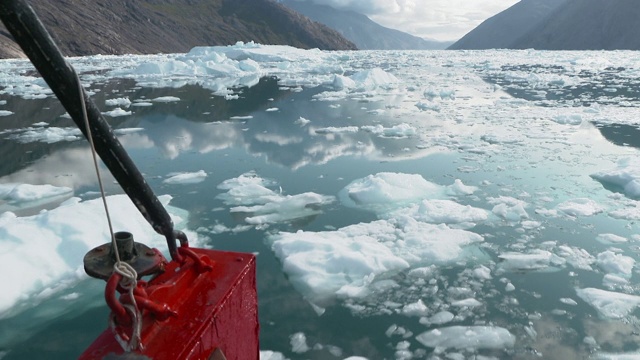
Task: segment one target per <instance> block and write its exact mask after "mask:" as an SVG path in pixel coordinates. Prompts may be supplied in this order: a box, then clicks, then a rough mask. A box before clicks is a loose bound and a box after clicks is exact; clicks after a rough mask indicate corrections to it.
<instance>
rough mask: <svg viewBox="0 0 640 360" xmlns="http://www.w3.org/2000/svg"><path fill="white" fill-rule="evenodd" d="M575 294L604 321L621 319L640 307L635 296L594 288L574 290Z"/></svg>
mask: <svg viewBox="0 0 640 360" xmlns="http://www.w3.org/2000/svg"><path fill="white" fill-rule="evenodd" d="M576 294H577V295H578V297H579V298H580V299H582V300H583V301H585V302H586V303H588V304H589V305H591V306H592V307H594V308H595V309H596V310H597V311H598V314H599V315H600V316H601V317H602V318H605V319H622V318H624V317H626V316H628V315H629V314H631V313H632V312H633V311H634V310H635V309H636V308H637V307H638V306H640V296H637V295H629V294H624V293H619V292H612V291H606V290H601V289H595V288H586V289H576Z"/></svg>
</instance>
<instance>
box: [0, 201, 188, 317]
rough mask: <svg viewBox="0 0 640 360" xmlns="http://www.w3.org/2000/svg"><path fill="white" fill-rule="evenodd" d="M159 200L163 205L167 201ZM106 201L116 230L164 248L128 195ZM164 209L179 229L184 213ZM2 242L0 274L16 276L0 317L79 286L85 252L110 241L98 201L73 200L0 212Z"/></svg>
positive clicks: (6, 291)
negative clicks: (20, 213) (28, 212)
mask: <svg viewBox="0 0 640 360" xmlns="http://www.w3.org/2000/svg"><path fill="white" fill-rule="evenodd" d="M160 200H161V201H162V202H163V203H164V205H165V206H166V205H167V203H168V201H169V200H170V197H167V196H163V197H160ZM107 201H108V204H109V210H110V214H111V220H112V222H113V226H114V228H115V229H116V230H118V229H124V230H126V231H129V232H131V233H132V234H133V235H134V237H135V240H136V241H138V242H141V243H145V244H146V245H148V246H150V247H159V248H161V249H162V248H166V244H165V240H164V238H163V237H162V236H158V235H157V234H156V233H155V231H154V230H153V229H152V227H151V226H150V225H149V223H148V222H147V221H146V220H145V219H144V217H143V216H142V215H141V214H140V212H139V211H138V209H137V208H136V207H135V206H134V205H133V204H132V203H131V200H129V198H128V197H127V196H126V195H115V196H109V197H108V198H107ZM168 210H169V212H170V214H172V218H173V220H174V223H176V225H177V226H179V225H180V224H181V223H183V222H184V221H186V215H184V214H182V213H183V211H176V210H177V209H175V208H172V207H168ZM176 215H178V216H180V217H178V216H176ZM176 228H179V227H176ZM191 235H193V236H191ZM0 238H1V239H3V241H2V242H0V273H3V274H14V273H17V274H20V276H9V277H6V278H5V285H6V287H5V289H4V290H3V293H2V296H0V318H3V317H5V316H9V315H11V314H13V313H15V312H16V311H19V310H20V309H24V308H26V307H28V306H29V304H32V303H33V301H32V300H33V299H34V297H35V296H36V295H37V294H41V293H42V294H49V295H50V296H51V295H53V294H55V293H57V291H58V290H60V289H62V288H65V287H69V286H72V285H74V284H75V283H77V282H78V281H79V280H80V279H81V278H83V277H84V276H85V275H84V271H83V270H82V268H83V264H82V259H83V257H84V254H85V253H86V252H87V251H89V250H90V249H92V248H94V247H96V246H98V245H102V244H103V243H105V242H107V241H109V238H110V236H109V234H108V226H107V224H106V220H105V215H104V208H103V204H102V200H100V199H96V200H90V201H85V202H81V201H80V199H77V198H73V199H70V200H68V201H66V202H65V203H63V204H62V205H61V206H59V207H58V208H55V209H53V210H50V211H44V212H41V213H39V214H38V215H34V216H28V217H17V216H16V215H15V214H13V213H11V212H5V213H3V214H1V215H0ZM190 240H191V241H192V242H193V243H194V244H197V238H196V237H195V235H194V234H190ZM18 304H20V306H19V307H17V309H16V310H12V307H14V306H15V305H18Z"/></svg>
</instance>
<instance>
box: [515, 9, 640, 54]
mask: <svg viewBox="0 0 640 360" xmlns="http://www.w3.org/2000/svg"><path fill="white" fill-rule="evenodd" d="M639 5H640V3H639V2H638V0H568V1H566V2H565V3H564V4H563V6H561V7H559V8H558V9H557V10H556V11H555V12H554V13H553V14H551V15H550V16H548V17H547V18H546V19H545V20H544V21H543V22H541V23H539V24H537V26H535V27H534V28H533V29H531V30H530V31H529V32H528V33H527V34H526V35H524V36H523V37H522V38H520V39H519V40H518V41H516V42H514V43H513V44H512V48H516V49H526V48H534V49H541V50H542V49H544V50H640V22H639V21H638V19H640V6H639Z"/></svg>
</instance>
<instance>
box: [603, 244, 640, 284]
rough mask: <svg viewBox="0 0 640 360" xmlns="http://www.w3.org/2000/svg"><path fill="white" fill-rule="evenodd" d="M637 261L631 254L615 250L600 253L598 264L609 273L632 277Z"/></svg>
mask: <svg viewBox="0 0 640 360" xmlns="http://www.w3.org/2000/svg"><path fill="white" fill-rule="evenodd" d="M635 263H636V261H635V260H634V259H633V258H632V257H629V256H624V255H622V254H616V253H614V252H613V251H609V250H607V251H605V252H601V253H600V254H598V256H597V257H596V264H597V265H598V267H600V268H601V269H602V270H604V271H605V272H607V273H609V274H613V275H617V276H621V277H623V278H627V279H628V278H630V277H631V274H632V271H633V267H634V266H635Z"/></svg>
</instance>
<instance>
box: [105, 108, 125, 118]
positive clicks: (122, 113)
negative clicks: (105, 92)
mask: <svg viewBox="0 0 640 360" xmlns="http://www.w3.org/2000/svg"><path fill="white" fill-rule="evenodd" d="M102 114H103V115H106V116H111V117H119V116H128V115H131V114H132V112H131V111H126V110H123V109H121V108H119V107H118V108H115V109H113V110H111V111H106V112H103V113H102Z"/></svg>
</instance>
